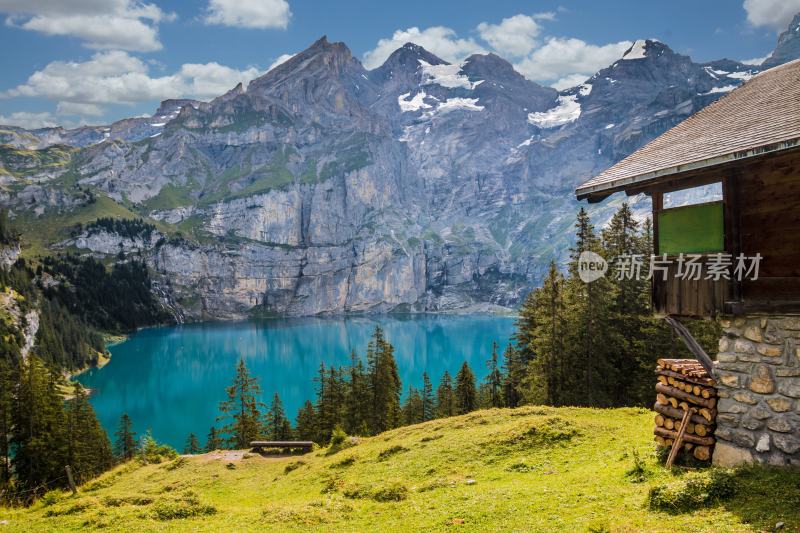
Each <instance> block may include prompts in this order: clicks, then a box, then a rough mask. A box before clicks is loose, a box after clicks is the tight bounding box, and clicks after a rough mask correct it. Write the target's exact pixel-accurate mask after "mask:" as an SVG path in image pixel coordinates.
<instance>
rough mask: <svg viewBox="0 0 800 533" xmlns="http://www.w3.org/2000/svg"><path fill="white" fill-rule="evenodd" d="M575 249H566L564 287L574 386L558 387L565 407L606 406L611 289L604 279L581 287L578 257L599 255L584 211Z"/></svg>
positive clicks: (611, 345) (567, 361)
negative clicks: (586, 253) (568, 254)
mask: <svg viewBox="0 0 800 533" xmlns="http://www.w3.org/2000/svg"><path fill="white" fill-rule="evenodd" d="M575 228H576V242H575V246H574V247H573V248H571V249H570V252H571V256H570V265H569V273H570V277H569V279H568V280H567V282H566V284H565V292H564V295H565V302H566V312H565V318H566V322H567V327H566V332H567V338H566V340H567V342H566V343H565V346H566V349H565V352H566V354H567V355H566V357H565V358H564V359H565V365H566V366H565V367H566V368H570V369H571V372H572V375H573V376H575V382H574V384H572V383H570V384H562V387H561V390H562V393H563V396H564V397H563V398H562V401H563V403H565V404H569V405H592V406H598V407H600V406H607V405H610V403H611V402H610V394H609V392H608V389H609V383H613V379H610V375H611V374H612V373H613V367H612V365H611V363H610V352H611V351H612V350H613V349H614V346H615V343H614V340H615V339H614V335H613V329H612V327H611V325H610V307H611V299H612V297H613V293H614V288H613V286H612V285H611V283H610V281H609V279H608V277H601V278H600V279H598V280H596V281H593V282H591V283H585V282H583V281H582V280H581V279H580V276H579V274H578V262H579V257H580V255H581V253H583V252H584V251H591V252H595V253H602V249H601V248H600V242H599V241H598V239H597V237H596V236H595V234H594V226H592V224H591V222H590V220H589V215H588V213H587V212H586V210H585V209H583V208H581V210H580V211H579V212H578V217H577V221H576V223H575Z"/></svg>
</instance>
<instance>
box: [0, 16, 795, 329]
mask: <svg viewBox="0 0 800 533" xmlns="http://www.w3.org/2000/svg"><path fill="white" fill-rule="evenodd" d="M798 56H800V16H798V17H795V19H794V21H793V23H792V25H791V26H790V28H789V29H788V30H787V31H786V32H785V33H784V34H783V35H782V36H781V37H780V40H779V44H778V48H777V49H776V50H775V51H774V52H773V54H772V56H771V57H770V58H769V59H768V60H767V61H766V62H765V64H764V66H763V67H762V66H753V65H745V64H742V63H739V62H736V61H731V60H727V59H722V60H719V61H714V62H710V63H703V64H698V63H694V62H693V61H692V60H691V59H690V58H689V57H687V56H683V55H679V54H677V53H675V52H673V51H672V50H671V49H670V48H669V47H668V46H667V45H666V44H663V43H661V42H658V41H654V40H639V41H636V42H635V43H634V44H633V46H632V47H631V48H630V49H629V50H628V51H626V52H625V54H624V55H623V56H622V57H620V58H619V60H617V61H616V62H614V63H613V64H612V65H610V66H608V67H607V68H604V69H602V70H600V71H599V72H597V73H596V74H595V75H594V76H592V77H591V78H589V79H588V80H586V82H585V83H583V84H582V85H580V86H577V87H574V88H571V89H568V90H565V91H561V92H558V91H556V90H554V89H552V88H549V87H543V86H540V85H538V84H536V83H534V82H532V81H528V80H526V79H525V78H524V77H523V76H522V75H520V74H519V73H517V72H516V71H515V70H514V68H513V67H512V65H511V64H510V63H508V62H507V61H505V60H504V59H502V58H500V57H498V56H496V55H493V54H488V55H473V56H470V57H468V58H467V59H466V60H464V61H463V62H462V63H460V64H449V63H447V62H445V61H442V60H441V59H439V58H438V57H436V56H435V55H433V54H431V53H430V52H428V51H426V50H425V49H423V48H421V47H420V46H417V45H415V44H411V43H409V44H406V45H405V46H403V47H402V48H400V49H398V50H396V51H395V52H394V53H393V54H392V55H391V56H390V57H389V58H388V59H387V61H386V62H385V63H384V64H383V65H382V66H380V67H378V68H376V69H374V70H366V69H365V68H364V67H363V66H362V65H361V63H360V62H359V61H358V60H357V59H356V58H354V57H353V55H352V54H351V52H350V50H349V49H348V48H347V46H346V45H345V44H343V43H330V42H328V41H327V39H326V38H325V37H323V38H321V39H319V40H318V41H317V42H315V43H314V44H313V45H311V46H310V47H309V48H308V49H306V50H305V51H303V52H301V53H299V54H297V55H295V56H294V57H292V58H291V59H290V60H288V61H286V62H285V63H283V64H281V65H279V66H277V67H274V68H273V69H271V70H270V71H268V72H267V73H266V74H264V75H262V76H261V77H259V78H257V79H255V80H253V81H252V82H250V83H249V85H248V86H247V87H243V86H241V85H239V86H237V87H234V88H233V89H231V90H230V91H229V92H227V93H226V94H223V95H221V96H219V97H217V98H215V99H213V100H211V101H210V102H200V101H192V100H167V101H165V102H163V103H162V105H161V106H160V107H159V108H158V109H157V110H156V112H155V114H154V115H153V116H151V117H146V118H131V119H125V120H121V121H119V122H115V123H114V124H111V125H109V126H87V127H81V128H77V129H73V130H64V129H61V128H49V129H40V130H24V129H20V128H14V127H0V143H2V145H0V205H2V206H4V207H6V208H8V209H9V210H10V212H11V215H12V217H13V218H14V221H15V225H17V227H19V228H20V229H21V230H22V231H23V245H22V249H21V250H4V251H3V252H2V253H3V255H2V257H0V259H2V261H3V262H5V263H10V262H13V261H14V260H15V258H16V256H17V254H18V253H21V254H22V255H23V256H26V255H27V256H41V255H45V254H51V253H53V251H58V250H61V251H71V252H78V253H83V254H85V253H91V254H93V255H95V256H98V257H101V258H103V259H107V260H108V261H120V260H124V258H126V257H129V256H131V255H132V254H133V255H139V256H141V257H142V258H143V259H144V260H145V261H146V263H147V265H148V266H149V268H150V269H151V271H152V275H153V279H154V285H153V288H154V290H155V291H156V292H157V294H158V295H159V297H160V298H162V299H163V300H164V302H165V303H166V304H167V305H168V306H169V307H170V309H172V311H173V313H174V314H175V316H176V318H177V319H178V320H179V321H182V320H200V319H217V318H221V319H227V318H239V317H244V316H248V315H250V314H259V315H270V314H287V315H314V314H329V313H343V312H372V311H376V312H378V311H380V312H384V311H408V312H422V311H434V312H435V311H504V310H507V309H510V308H514V307H515V306H516V305H517V304H518V303H519V302H520V301H521V299H522V298H523V297H524V296H525V294H526V293H527V291H528V290H529V289H530V288H531V287H532V286H534V285H536V284H537V283H538V281H539V279H540V278H541V277H542V276H543V274H544V273H545V271H546V269H547V265H548V263H549V261H550V260H551V259H552V258H556V259H562V258H564V257H565V256H566V254H568V249H569V246H570V242H571V234H572V224H573V221H574V213H575V211H576V210H577V204H576V202H575V201H574V199H573V198H574V195H573V189H574V187H575V186H576V185H577V184H579V183H580V182H582V181H583V180H585V179H587V178H588V177H590V176H591V175H593V174H595V173H598V172H600V171H602V170H603V169H605V168H607V167H609V166H611V165H612V164H613V163H615V162H616V161H619V160H620V159H622V158H624V157H625V156H627V155H628V154H630V153H631V152H633V151H634V150H636V149H637V148H639V147H641V146H642V145H644V144H645V143H647V142H648V141H649V140H651V139H653V138H654V137H656V136H658V135H659V134H661V133H663V132H664V131H665V130H667V129H668V128H670V127H672V126H674V125H675V124H677V123H679V122H680V121H682V120H684V119H685V118H687V117H688V116H689V115H691V114H692V113H694V112H696V111H697V110H698V109H700V108H702V107H704V106H706V105H708V104H709V103H711V102H713V101H714V100H716V99H717V98H720V97H721V96H723V95H724V94H726V93H727V92H729V91H730V90H732V89H733V88H735V87H736V86H738V85H739V84H741V83H743V82H744V81H746V80H747V79H749V78H750V77H752V76H753V75H755V74H757V73H758V72H759V70H760V69H763V68H766V67H771V66H775V65H777V64H780V63H782V62H786V61H790V60H792V59H795V58H797V57H798ZM619 201H620V200H612V201H609V202H605V203H604V204H600V205H598V206H594V207H593V209H594V210H595V212H593V213H592V216H593V218H595V219H598V220H603V219H604V217H607V216H610V214H611V212H612V211H613V210H614V209H615V208H616V207H617V205H616V204H617V203H618V202H619ZM637 201H638V202H639V207H644V205H645V204H644V202H645V200H643V199H638V200H637ZM109 218H110V219H134V218H141V219H143V221H144V222H145V223H144V224H132V225H124V224H114V223H109V221H108V220H105V219H109ZM98 219H101V222H102V223H98V222H97V220H98ZM131 228H133V229H134V230H135V231H132V230H131Z"/></svg>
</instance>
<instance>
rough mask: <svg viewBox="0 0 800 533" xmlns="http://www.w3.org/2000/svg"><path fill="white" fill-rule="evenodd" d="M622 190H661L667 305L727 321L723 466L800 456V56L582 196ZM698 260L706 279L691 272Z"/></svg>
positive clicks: (664, 311) (659, 243) (661, 293)
mask: <svg viewBox="0 0 800 533" xmlns="http://www.w3.org/2000/svg"><path fill="white" fill-rule="evenodd" d="M619 191H625V193H626V194H628V195H636V194H642V193H643V194H646V195H648V196H650V197H651V198H652V206H653V229H654V247H655V255H656V256H657V257H656V258H654V261H656V263H657V264H659V265H660V267H661V268H660V269H659V272H658V275H654V276H653V285H652V299H653V305H654V308H655V310H656V312H657V313H659V314H661V315H669V316H673V317H717V318H719V319H720V320H721V322H722V325H723V328H724V333H725V334H724V336H723V338H722V339H721V340H720V351H719V354H718V356H717V361H716V363H715V364H716V367H715V373H716V374H717V376H715V377H716V378H717V382H718V383H719V388H720V398H721V399H720V407H719V422H718V423H719V425H718V429H717V437H718V439H719V441H718V442H719V444H718V445H717V450H716V451H715V453H714V460H715V462H716V463H718V464H733V463H738V462H742V461H753V460H756V461H761V462H769V463H773V464H800V60H798V61H793V62H791V63H787V64H784V65H781V66H778V67H775V68H772V69H770V70H767V71H764V72H762V73H760V74H758V75H756V76H754V77H753V78H752V79H750V80H748V81H747V82H745V83H744V84H743V85H741V86H740V87H738V88H737V89H735V90H733V91H731V92H730V93H729V94H727V95H725V96H723V97H722V98H720V99H719V100H718V101H717V102H714V103H713V104H711V105H709V106H708V107H706V108H704V109H703V110H701V111H699V112H698V113H696V114H695V115H693V116H692V117H690V118H688V119H687V120H685V121H684V122H682V123H680V124H678V125H677V126H675V127H674V128H672V129H671V130H669V131H667V132H666V133H664V134H663V135H661V136H660V137H658V138H656V139H655V140H653V141H652V142H650V143H649V144H647V145H646V146H644V147H643V148H641V149H640V150H638V151H636V152H635V153H633V154H631V155H630V156H628V157H627V158H625V159H623V160H622V161H620V162H619V163H617V164H616V165H614V166H613V167H611V168H609V169H608V170H606V171H605V172H603V173H601V174H599V175H598V176H596V177H594V178H592V179H591V180H589V181H587V182H586V183H584V184H583V185H581V186H580V187H578V189H577V190H576V195H577V197H578V198H579V199H587V200H588V201H589V202H600V201H602V200H604V199H605V198H607V197H608V196H609V195H611V194H613V193H616V192H619ZM689 257H692V258H693V261H694V262H695V263H700V264H702V275H701V276H699V278H698V277H696V276H686V260H687V259H688V258H689ZM756 263H757V265H756ZM737 266H740V269H739V270H738V271H737ZM748 269H749V270H748ZM681 270H683V272H681ZM710 270H711V271H714V272H716V275H709V271H710ZM722 271H724V273H721V272H722ZM737 274H738V275H737ZM741 274H744V275H741ZM718 454H719V455H720V457H719V458H718V457H717V456H718Z"/></svg>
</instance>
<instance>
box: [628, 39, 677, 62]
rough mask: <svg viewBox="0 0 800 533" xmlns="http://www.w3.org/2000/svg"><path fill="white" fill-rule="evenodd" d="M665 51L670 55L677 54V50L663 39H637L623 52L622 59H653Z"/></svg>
mask: <svg viewBox="0 0 800 533" xmlns="http://www.w3.org/2000/svg"><path fill="white" fill-rule="evenodd" d="M665 53H666V54H668V55H675V52H673V51H672V49H671V48H670V47H669V46H667V45H666V44H664V43H662V42H661V41H658V40H656V39H637V40H636V41H634V43H633V44H632V45H631V47H630V48H628V49H627V50H626V51H625V53H624V54H622V59H624V60H627V61H635V60H637V59H649V60H653V59H654V58H657V57H660V56H662V55H663V54H665Z"/></svg>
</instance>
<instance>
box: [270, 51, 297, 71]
mask: <svg viewBox="0 0 800 533" xmlns="http://www.w3.org/2000/svg"><path fill="white" fill-rule="evenodd" d="M295 55H297V54H281V55H279V56H278V59H276V60H275V61H273V62H272V64H271V65H270V66H269V68H268V69H267V72H269V71H270V70H272V69H274V68H275V67H277V66H278V65H283V64H284V63H286V62H287V61H289V60H290V59H291V58H293V57H294V56H295Z"/></svg>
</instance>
